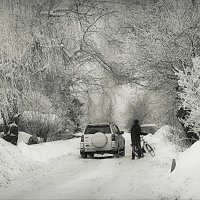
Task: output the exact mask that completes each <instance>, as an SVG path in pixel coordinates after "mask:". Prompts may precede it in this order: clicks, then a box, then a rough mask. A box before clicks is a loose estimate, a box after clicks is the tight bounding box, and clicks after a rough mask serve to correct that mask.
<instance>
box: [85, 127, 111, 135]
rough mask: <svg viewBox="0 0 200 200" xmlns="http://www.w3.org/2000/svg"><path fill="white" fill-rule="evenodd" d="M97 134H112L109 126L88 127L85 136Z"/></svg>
mask: <svg viewBox="0 0 200 200" xmlns="http://www.w3.org/2000/svg"><path fill="white" fill-rule="evenodd" d="M97 132H101V133H111V130H110V126H109V125H99V126H98V125H95V126H94V125H88V126H87V127H86V129H85V134H95V133H97Z"/></svg>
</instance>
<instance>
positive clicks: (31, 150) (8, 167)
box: [0, 132, 80, 187]
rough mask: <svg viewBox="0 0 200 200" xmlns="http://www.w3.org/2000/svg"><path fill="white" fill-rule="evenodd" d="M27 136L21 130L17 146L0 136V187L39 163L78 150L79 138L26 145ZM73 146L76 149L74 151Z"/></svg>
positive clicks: (68, 154) (36, 166)
mask: <svg viewBox="0 0 200 200" xmlns="http://www.w3.org/2000/svg"><path fill="white" fill-rule="evenodd" d="M28 137H29V135H28V134H27V133H24V132H21V134H20V140H21V142H19V144H18V145H17V146H15V145H12V144H10V143H8V142H6V141H5V140H3V139H2V138H0V187H1V186H3V185H5V184H7V183H9V182H10V181H12V180H14V179H16V178H17V177H18V176H20V175H21V174H23V173H28V172H30V171H31V170H34V169H36V168H38V167H39V166H40V164H41V163H47V162H49V161H50V160H51V159H55V158H58V157H60V156H63V155H67V156H70V155H71V154H73V153H76V154H77V152H78V148H79V141H80V138H76V139H72V140H67V141H55V142H47V143H41V144H36V145H27V144H25V143H24V142H23V141H24V140H26V139H27V138H28ZM22 140H23V141H22ZM74 148H76V149H77V151H76V152H74Z"/></svg>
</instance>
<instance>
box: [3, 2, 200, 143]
mask: <svg viewBox="0 0 200 200" xmlns="http://www.w3.org/2000/svg"><path fill="white" fill-rule="evenodd" d="M199 6H200V3H199V2H198V1H196V0H190V1H188V0H187V1H186V0H176V1H175V0H140V1H139V0H133V1H131V0H130V1H129V0H123V1H117V0H116V1H107V0H106V1H103V0H100V1H99V0H98V1H96V0H76V1H71V0H33V1H25V0H13V1H9V0H2V3H1V12H0V15H1V24H0V26H1V29H0V34H1V46H0V70H1V79H0V80H1V86H0V87H1V88H0V98H1V101H0V104H1V116H2V119H3V120H2V123H4V124H6V123H8V121H9V120H11V119H12V118H13V116H15V115H16V114H18V115H19V119H20V120H19V129H21V130H23V131H26V132H31V130H34V131H36V132H37V133H40V134H42V135H43V136H42V137H44V138H45V140H55V139H56V140H57V139H58V138H66V137H68V136H69V134H70V133H72V132H76V131H77V130H80V129H81V128H82V126H83V125H85V123H87V122H88V121H95V120H99V121H116V122H117V123H119V124H120V126H122V127H125V128H127V129H129V128H130V124H131V123H132V121H133V119H134V118H139V120H140V121H141V122H142V123H156V124H158V125H159V126H162V125H164V124H170V125H173V126H177V127H180V123H179V121H178V120H177V112H178V110H179V109H180V107H183V108H184V109H189V110H190V117H189V118H187V119H184V124H187V126H188V125H189V126H191V127H192V128H193V129H194V130H195V131H196V132H198V129H199V124H198V117H199V109H200V104H199V101H198V100H199V98H200V95H199V89H200V85H199V71H200V61H199V58H198V56H199V51H200V46H199V45H200V36H199V34H200V31H199V23H200V21H199V17H200V14H199ZM191 97H192V98H191ZM119 116H123V117H122V119H120V120H119Z"/></svg>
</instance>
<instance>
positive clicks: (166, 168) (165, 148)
mask: <svg viewBox="0 0 200 200" xmlns="http://www.w3.org/2000/svg"><path fill="white" fill-rule="evenodd" d="M168 131H169V127H168V126H164V127H162V128H161V129H159V130H158V131H157V132H156V133H155V134H154V135H150V134H149V135H147V136H145V140H146V141H148V142H149V143H150V144H151V145H152V146H153V147H154V149H155V153H156V156H155V157H151V156H150V155H148V153H146V155H145V157H144V158H143V159H139V160H138V159H136V160H131V147H130V134H129V133H125V134H124V137H125V139H126V156H125V157H120V158H113V156H111V155H103V156H101V155H98V156H95V158H93V159H82V158H81V157H80V156H79V142H80V138H75V139H71V140H67V141H56V142H48V143H42V144H37V145H26V144H25V143H23V142H21V143H19V144H18V146H13V145H11V144H9V143H7V142H5V141H4V140H3V139H1V138H0V199H175V198H180V199H189V198H191V199H200V195H199V191H200V186H199V185H200V184H199V183H200V174H199V173H198V167H199V164H200V158H199V156H198V154H199V151H200V142H196V143H195V144H194V145H193V146H192V147H191V148H189V149H188V150H186V151H185V152H183V153H179V152H177V150H176V148H175V147H174V146H173V145H172V144H170V143H169V142H165V140H164V138H165V134H166V133H167V132H168ZM174 158H175V159H176V160H177V166H176V168H175V170H174V171H173V172H172V173H170V168H171V163H172V159H174Z"/></svg>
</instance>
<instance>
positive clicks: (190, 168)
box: [165, 141, 200, 199]
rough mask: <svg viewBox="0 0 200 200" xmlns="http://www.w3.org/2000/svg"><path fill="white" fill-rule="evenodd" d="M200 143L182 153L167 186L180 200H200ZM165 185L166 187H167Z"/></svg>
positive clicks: (167, 181)
mask: <svg viewBox="0 0 200 200" xmlns="http://www.w3.org/2000/svg"><path fill="white" fill-rule="evenodd" d="M199 154H200V141H198V142H196V143H194V144H193V145H192V146H191V147H190V148H189V149H187V150H186V151H185V152H183V153H181V154H180V156H179V157H178V159H177V161H176V168H175V169H174V171H173V172H172V173H171V174H170V175H169V177H168V179H167V180H166V184H167V185H168V186H169V187H170V188H171V190H172V191H171V192H173V193H175V194H177V195H178V197H179V198H180V199H200V192H199V191H200V184H199V183H200V173H199V166H200V156H199ZM166 184H165V185H166Z"/></svg>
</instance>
